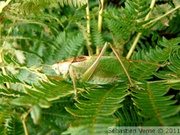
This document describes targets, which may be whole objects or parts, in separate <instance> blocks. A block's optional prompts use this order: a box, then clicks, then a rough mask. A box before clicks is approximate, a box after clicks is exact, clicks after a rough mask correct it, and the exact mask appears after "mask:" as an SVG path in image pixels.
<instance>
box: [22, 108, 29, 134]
mask: <svg viewBox="0 0 180 135" xmlns="http://www.w3.org/2000/svg"><path fill="white" fill-rule="evenodd" d="M30 112H31V109H29V110H28V112H25V113H24V114H23V115H22V124H23V128H24V133H25V135H29V134H28V130H27V126H26V118H27V116H28V114H29V113H30Z"/></svg>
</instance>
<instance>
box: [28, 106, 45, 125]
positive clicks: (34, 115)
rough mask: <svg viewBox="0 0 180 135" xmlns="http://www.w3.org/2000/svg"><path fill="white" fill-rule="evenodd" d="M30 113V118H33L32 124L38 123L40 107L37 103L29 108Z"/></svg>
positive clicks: (40, 113)
mask: <svg viewBox="0 0 180 135" xmlns="http://www.w3.org/2000/svg"><path fill="white" fill-rule="evenodd" d="M30 114H31V118H32V119H33V122H34V124H38V123H39V121H40V119H41V115H42V109H41V107H40V106H39V105H34V106H33V107H32V108H31V112H30Z"/></svg>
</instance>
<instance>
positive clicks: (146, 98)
mask: <svg viewBox="0 0 180 135" xmlns="http://www.w3.org/2000/svg"><path fill="white" fill-rule="evenodd" d="M142 87H143V88H144V89H145V91H142V90H141V91H139V90H136V93H137V94H132V95H133V96H134V97H133V98H132V99H133V101H134V105H135V106H136V107H137V108H139V109H140V110H139V114H140V115H142V116H144V117H146V118H149V120H148V121H146V122H145V123H144V125H149V124H151V125H159V126H160V125H161V126H162V125H169V124H168V122H166V119H168V118H169V117H171V116H173V115H176V114H177V113H178V112H179V111H180V106H178V105H175V103H176V102H177V101H175V100H171V99H172V98H173V97H174V95H169V96H166V95H165V94H166V93H167V92H168V91H169V89H170V87H169V86H168V85H166V84H164V83H162V82H149V83H146V84H144V85H142ZM148 123H149V124H148Z"/></svg>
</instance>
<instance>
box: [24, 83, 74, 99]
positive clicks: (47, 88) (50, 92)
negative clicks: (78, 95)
mask: <svg viewBox="0 0 180 135" xmlns="http://www.w3.org/2000/svg"><path fill="white" fill-rule="evenodd" d="M39 84H40V86H38V85H35V86H34V89H29V88H26V89H25V91H26V93H27V94H28V95H31V96H35V97H36V98H40V97H45V99H46V100H48V101H53V100H57V99H59V98H61V97H65V96H68V95H71V94H74V88H73V86H72V84H71V83H68V82H66V81H62V80H60V81H55V80H50V82H45V81H41V82H39ZM42 95H43V96H42Z"/></svg>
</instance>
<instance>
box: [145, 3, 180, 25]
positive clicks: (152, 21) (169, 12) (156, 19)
mask: <svg viewBox="0 0 180 135" xmlns="http://www.w3.org/2000/svg"><path fill="white" fill-rule="evenodd" d="M178 8H180V5H179V6H177V7H176V8H174V9H172V10H170V11H168V12H167V13H165V14H164V15H162V16H160V17H158V18H155V19H154V20H151V21H149V22H148V23H146V24H145V25H144V27H147V26H148V25H150V24H152V23H154V22H156V21H158V20H160V19H162V18H163V17H165V16H167V15H169V14H171V13H172V12H174V11H175V10H177V9H178Z"/></svg>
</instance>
